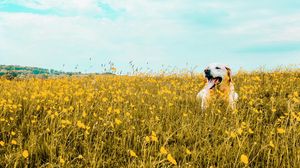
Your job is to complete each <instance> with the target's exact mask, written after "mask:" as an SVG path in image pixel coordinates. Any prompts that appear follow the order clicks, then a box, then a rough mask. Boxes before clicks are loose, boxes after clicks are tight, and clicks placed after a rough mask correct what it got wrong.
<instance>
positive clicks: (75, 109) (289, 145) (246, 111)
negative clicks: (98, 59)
mask: <svg viewBox="0 0 300 168" xmlns="http://www.w3.org/2000/svg"><path fill="white" fill-rule="evenodd" d="M233 81H234V83H235V88H236V91H237V92H238V94H239V101H238V103H237V108H236V109H235V110H231V109H229V108H227V107H226V104H224V103H222V102H219V101H218V100H216V102H214V103H212V105H211V106H210V107H209V108H208V109H207V110H206V111H201V108H200V103H199V101H197V100H196V95H197V93H198V92H199V90H200V89H201V88H202V87H203V86H204V84H205V79H204V78H203V76H202V75H201V74H193V75H190V74H173V75H172V74H171V75H155V76H154V75H153V76H151V75H136V76H117V75H115V76H113V75H111V76H110V75H102V76H101V75H98V76H97V75H91V76H86V77H59V78H54V77H53V78H49V79H39V78H28V79H18V80H6V79H0V167H208V168H213V167H232V168H234V167H272V168H273V167H300V96H299V94H300V71H299V69H296V70H273V71H271V72H266V71H255V72H249V73H248V72H242V71H240V72H239V73H237V74H236V75H235V76H234V78H233Z"/></svg>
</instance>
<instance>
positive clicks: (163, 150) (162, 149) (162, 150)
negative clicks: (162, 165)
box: [159, 147, 168, 155]
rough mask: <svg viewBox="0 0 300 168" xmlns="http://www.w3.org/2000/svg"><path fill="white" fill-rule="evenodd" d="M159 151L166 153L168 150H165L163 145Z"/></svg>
mask: <svg viewBox="0 0 300 168" xmlns="http://www.w3.org/2000/svg"><path fill="white" fill-rule="evenodd" d="M159 151H160V153H161V154H162V155H166V154H168V151H167V150H166V148H165V147H161V148H160V150H159Z"/></svg>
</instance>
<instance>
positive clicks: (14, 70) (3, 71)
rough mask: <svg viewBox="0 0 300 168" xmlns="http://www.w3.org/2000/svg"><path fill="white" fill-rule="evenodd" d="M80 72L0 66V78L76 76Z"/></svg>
mask: <svg viewBox="0 0 300 168" xmlns="http://www.w3.org/2000/svg"><path fill="white" fill-rule="evenodd" d="M78 74H81V73H80V72H76V73H73V72H63V71H57V70H54V69H45V68H37V67H28V66H19V65H0V76H3V75H11V76H13V77H19V76H27V75H46V76H56V75H78Z"/></svg>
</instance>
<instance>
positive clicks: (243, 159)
mask: <svg viewBox="0 0 300 168" xmlns="http://www.w3.org/2000/svg"><path fill="white" fill-rule="evenodd" d="M241 162H242V163H244V164H246V165H247V164H249V159H248V156H247V155H245V154H242V155H241Z"/></svg>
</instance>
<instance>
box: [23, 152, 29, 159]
mask: <svg viewBox="0 0 300 168" xmlns="http://www.w3.org/2000/svg"><path fill="white" fill-rule="evenodd" d="M22 156H23V157H24V158H25V159H26V158H28V156H29V153H28V150H24V151H23V152H22Z"/></svg>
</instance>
